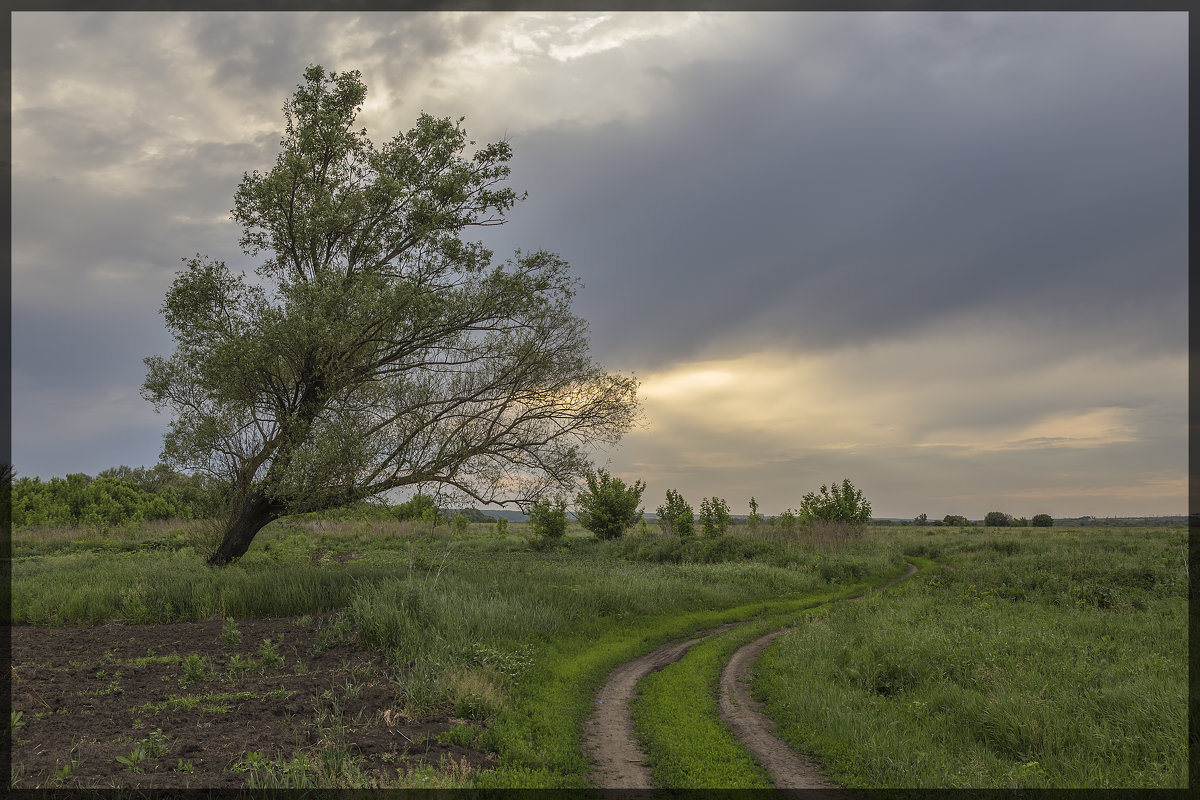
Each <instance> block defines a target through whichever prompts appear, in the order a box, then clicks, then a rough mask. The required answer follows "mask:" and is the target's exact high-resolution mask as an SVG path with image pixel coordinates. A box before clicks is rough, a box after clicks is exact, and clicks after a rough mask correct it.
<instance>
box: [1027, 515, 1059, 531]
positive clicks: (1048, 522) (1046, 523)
mask: <svg viewBox="0 0 1200 800" xmlns="http://www.w3.org/2000/svg"><path fill="white" fill-rule="evenodd" d="M1030 523H1031V524H1032V525H1033V527H1035V528H1050V527H1053V525H1054V517H1052V516H1050V515H1049V514H1034V515H1033V519H1032V520H1030Z"/></svg>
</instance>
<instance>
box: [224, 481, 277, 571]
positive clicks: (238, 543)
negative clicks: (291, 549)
mask: <svg viewBox="0 0 1200 800" xmlns="http://www.w3.org/2000/svg"><path fill="white" fill-rule="evenodd" d="M282 511H283V506H282V505H281V504H279V503H276V502H273V501H272V500H270V499H269V498H267V497H264V496H263V495H261V494H258V493H255V494H252V495H251V496H250V497H249V498H247V499H246V501H245V502H244V503H243V504H242V508H241V511H239V512H238V515H237V517H236V518H234V519H233V521H232V522H231V523H230V525H229V529H228V530H226V531H225V539H224V540H223V541H222V542H221V546H220V547H218V548H217V551H216V552H215V553H213V554H212V555H211V556H209V559H208V563H209V565H211V566H223V565H225V564H228V563H229V562H231V561H233V560H234V559H235V558H240V557H241V556H243V555H245V553H246V551H247V550H249V549H250V543H251V542H252V541H254V536H255V534H257V533H258V532H259V531H261V530H262V529H263V528H265V527H266V526H267V525H268V524H270V523H271V522H273V521H275V520H277V519H279V516H280V514H281V513H282Z"/></svg>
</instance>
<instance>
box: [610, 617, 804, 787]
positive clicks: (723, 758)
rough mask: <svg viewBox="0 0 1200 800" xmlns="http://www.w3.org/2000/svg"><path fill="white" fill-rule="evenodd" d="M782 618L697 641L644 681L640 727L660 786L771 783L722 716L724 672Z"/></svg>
mask: <svg viewBox="0 0 1200 800" xmlns="http://www.w3.org/2000/svg"><path fill="white" fill-rule="evenodd" d="M785 624H787V623H786V622H785V621H784V620H781V619H771V620H766V621H763V622H757V623H750V624H747V625H744V626H740V627H737V628H734V629H732V630H729V631H726V632H724V633H720V634H716V635H715V636H713V637H712V638H710V639H707V640H705V641H703V642H700V643H698V644H695V645H693V646H692V648H691V649H690V650H689V651H688V652H687V655H686V656H684V658H683V659H681V660H679V661H676V662H675V663H674V664H671V665H670V666H668V667H666V668H665V669H663V670H660V671H659V672H654V673H651V674H650V675H648V676H647V677H646V678H644V679H643V680H642V682H641V683H639V684H638V696H637V698H636V699H635V701H634V704H633V719H634V729H635V730H636V731H637V735H638V740H639V742H640V743H641V744H642V746H643V748H644V749H645V751H646V755H647V757H648V760H649V767H650V772H651V774H652V775H653V776H654V783H655V785H657V786H671V787H677V788H680V789H712V788H721V789H770V788H771V787H772V784H771V779H770V777H769V776H768V775H767V773H766V771H765V770H764V769H763V768H762V767H761V766H759V764H758V762H757V761H756V760H755V759H754V757H753V756H752V755H750V753H749V751H748V750H746V748H745V747H744V746H742V745H741V744H740V743H739V742H738V741H737V739H735V738H734V736H733V734H732V733H730V731H729V729H728V728H727V727H726V726H725V725H724V724H723V723H722V722H721V719H720V716H719V712H718V710H717V697H718V693H719V691H720V686H719V683H720V677H721V672H722V670H724V668H725V665H726V664H727V663H728V662H729V658H730V656H732V655H733V651H734V650H736V649H737V648H739V647H741V646H742V645H743V644H746V643H747V642H749V641H751V640H753V639H755V638H757V637H758V636H761V635H762V634H764V633H766V632H767V631H769V630H772V629H774V628H777V627H780V626H781V625H785Z"/></svg>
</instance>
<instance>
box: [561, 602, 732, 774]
mask: <svg viewBox="0 0 1200 800" xmlns="http://www.w3.org/2000/svg"><path fill="white" fill-rule="evenodd" d="M734 624H735V623H731V624H729V625H722V626H720V627H719V628H713V629H712V630H709V631H705V632H704V633H703V634H701V635H700V636H697V637H696V638H694V639H676V640H675V641H673V642H667V643H666V644H664V645H663V646H662V647H660V648H658V649H657V650H655V651H654V652H651V653H647V654H646V655H644V656H642V657H641V658H635V659H634V660H633V661H626V662H625V663H624V664H622V665H621V666H619V667H617V668H616V669H615V670H613V671H612V674H611V675H609V677H608V680H607V681H606V682H605V684H604V686H603V687H602V688H601V689H600V692H599V694H597V695H596V710H595V711H594V712H592V716H591V718H590V719H589V720H588V721H587V722H586V723H584V726H583V736H584V752H589V753H590V754H591V755H592V757H594V758H595V759H596V766H595V767H594V768H593V770H592V775H591V780H592V784H593V785H595V786H602V787H604V788H606V789H649V788H650V787H652V786H654V781H653V780H651V778H650V769H649V768H648V767H647V766H646V765H645V763H644V762H645V758H646V755H645V753H643V752H642V748H641V747H639V746H638V743H637V736H636V735H635V734H634V731H633V716H632V715H631V714H630V712H629V703H630V701H631V700H632V699H633V692H634V688H635V687H636V686H637V683H638V681H640V680H641V679H642V678H644V677H646V676H647V675H649V674H650V673H651V672H656V671H658V670H660V669H662V668H663V667H666V666H667V665H669V664H672V663H674V662H676V661H678V660H679V659H681V658H683V654H684V653H686V652H687V651H688V650H689V649H690V648H691V647H692V645H694V644H697V643H699V642H702V641H704V640H705V639H707V638H708V637H709V636H712V635H713V634H716V633H720V632H721V631H727V630H729V629H730V628H732V627H733V626H734Z"/></svg>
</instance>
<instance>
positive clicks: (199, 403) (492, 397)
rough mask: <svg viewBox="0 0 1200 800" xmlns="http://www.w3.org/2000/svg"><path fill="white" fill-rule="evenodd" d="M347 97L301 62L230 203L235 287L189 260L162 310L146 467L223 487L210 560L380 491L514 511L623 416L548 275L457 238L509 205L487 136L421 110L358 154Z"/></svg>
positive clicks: (559, 284)
mask: <svg viewBox="0 0 1200 800" xmlns="http://www.w3.org/2000/svg"><path fill="white" fill-rule="evenodd" d="M366 95H367V89H366V86H365V84H364V83H363V81H362V79H361V75H360V73H359V72H357V71H347V72H341V73H337V72H327V71H326V70H325V69H324V68H323V67H320V66H310V67H308V68H307V69H306V70H305V72H304V77H303V82H302V83H301V84H300V85H299V86H298V87H297V89H296V91H295V92H294V93H293V95H292V97H291V98H290V99H289V100H288V101H287V102H286V104H285V106H284V115H285V122H286V125H285V130H284V134H283V138H282V141H281V148H280V152H279V154H278V157H277V159H276V161H275V164H274V166H273V167H272V168H271V169H270V170H268V171H266V172H261V171H258V170H255V171H253V172H247V173H245V174H244V175H243V178H242V181H241V183H240V184H239V186H238V188H237V191H236V193H235V195H234V207H233V212H232V215H233V219H234V221H235V222H236V223H238V224H239V225H240V226H241V229H242V235H241V239H240V245H241V247H242V249H243V251H244V252H245V253H246V255H247V256H249V257H251V258H254V257H258V256H259V255H260V254H261V255H262V260H261V263H260V264H259V266H258V267H257V269H256V272H257V279H255V280H247V278H246V276H245V275H243V274H237V273H235V272H233V271H232V270H230V269H229V268H228V267H227V266H226V265H225V264H224V263H223V262H220V261H215V260H212V259H210V258H208V257H206V256H201V255H199V254H197V255H196V256H195V257H194V258H188V259H184V269H183V270H182V271H180V272H179V273H178V275H177V277H176V279H175V281H174V283H173V284H172V286H171V288H170V289H169V290H168V292H167V294H166V297H165V300H164V304H163V309H162V312H163V316H164V319H165V322H166V325H167V328H168V330H169V332H170V333H171V336H172V337H173V339H174V345H175V346H174V353H173V354H172V355H170V356H169V357H165V358H164V357H161V356H152V357H149V358H147V359H146V360H145V361H146V366H147V375H146V380H145V383H144V384H143V390H142V394H143V396H144V397H145V398H146V399H147V400H149V401H151V402H152V403H154V405H155V406H156V408H158V409H160V410H166V411H169V412H171V414H172V420H171V423H170V427H169V430H168V432H167V434H166V436H165V438H164V442H163V458H164V459H165V461H166V462H167V463H168V464H171V465H172V466H178V467H181V468H184V467H186V468H188V469H193V470H201V471H204V472H206V473H207V474H212V475H215V476H218V477H219V479H220V482H221V485H223V486H224V487H226V488H227V489H228V498H229V506H228V508H229V510H230V512H231V514H230V517H229V518H230V520H231V522H230V526H229V529H228V531H227V534H226V538H225V541H224V542H222V544H221V546H220V547H219V548H218V550H217V551H216V553H214V555H213V556H212V558H211V559H210V562H211V563H214V564H227V563H229V562H231V561H232V560H233V559H236V558H240V557H241V556H242V555H243V554H244V553H245V552H246V550H247V548H249V546H250V543H251V541H252V539H253V538H254V536H255V535H256V534H257V532H258V531H259V530H261V528H262V527H263V526H265V525H267V524H269V523H270V522H271V521H272V520H274V519H278V518H279V517H280V516H284V515H288V514H300V513H305V512H310V511H315V510H320V509H324V508H331V507H337V506H342V505H346V504H349V503H354V502H356V501H360V500H363V499H366V498H371V497H378V496H380V495H382V494H383V493H385V492H387V491H390V490H392V489H396V488H400V487H406V486H414V485H422V484H424V485H441V486H449V487H452V488H454V489H456V490H459V491H461V492H463V493H465V494H467V495H470V496H472V497H475V498H477V499H479V500H481V501H482V502H485V503H486V502H494V501H499V500H502V499H503V500H508V499H515V500H517V501H519V502H524V501H528V500H531V499H533V498H535V497H539V496H541V495H542V494H543V493H544V492H545V491H546V490H547V489H548V488H550V487H553V486H562V485H568V484H570V483H571V482H573V480H574V479H576V478H577V477H579V476H581V475H582V474H583V472H584V471H585V470H586V469H587V467H588V466H589V464H588V460H587V458H586V456H585V454H584V452H583V448H584V447H586V446H587V444H588V443H590V442H603V443H613V442H616V441H617V440H619V439H620V437H621V436H622V435H623V434H624V433H625V432H626V431H627V430H628V429H629V428H630V426H631V425H632V424H633V421H634V418H635V415H636V409H637V381H636V380H635V379H634V378H632V377H627V376H622V375H618V374H613V373H607V372H604V371H603V370H602V369H601V368H600V367H599V366H598V365H596V364H595V363H593V362H592V361H591V359H590V357H589V356H588V335H587V326H586V323H585V321H584V320H582V319H581V318H579V317H577V316H576V315H575V314H574V313H573V312H572V308H571V304H572V301H573V299H574V293H575V288H576V285H577V280H576V279H575V278H574V277H572V275H571V274H570V267H569V265H568V264H567V263H566V262H565V261H563V260H562V259H561V258H559V257H558V256H556V255H555V254H553V253H549V252H546V251H535V252H529V253H523V252H520V251H518V252H516V253H515V254H514V255H513V257H512V258H511V259H509V260H508V261H506V262H504V263H502V264H495V263H493V258H492V256H493V254H492V252H491V251H490V250H488V249H487V248H485V247H484V246H483V245H482V244H481V243H472V242H468V241H466V240H465V239H464V238H463V237H464V236H465V234H466V232H467V231H468V230H470V229H472V228H476V227H481V226H491V225H497V224H501V223H502V222H504V217H505V215H506V213H507V212H508V211H509V210H510V209H511V208H512V207H513V206H514V205H515V204H516V202H517V201H518V200H519V199H521V197H520V196H519V195H518V193H517V192H516V191H514V190H513V189H512V188H509V187H507V186H504V185H503V184H504V183H505V182H506V181H507V179H508V177H509V166H508V162H509V161H510V159H511V157H512V150H511V147H510V146H509V144H508V142H506V141H497V142H493V143H490V144H486V145H484V146H482V147H479V148H476V149H474V152H467V150H468V147H473V146H474V142H473V141H470V140H469V139H468V138H467V134H466V131H465V130H464V129H463V127H462V125H461V122H462V119H461V118H460V119H458V120H457V121H455V120H452V119H450V118H441V119H439V118H435V117H432V116H430V115H428V114H422V115H420V117H419V118H418V119H417V121H416V123H415V125H414V126H413V127H412V128H411V129H409V130H408V131H407V132H402V133H399V134H397V135H395V136H394V137H392V138H391V139H389V140H388V141H386V142H385V143H384V144H382V145H380V146H376V145H375V144H374V143H373V142H372V141H371V140H370V139H368V138H367V135H366V131H365V130H363V129H360V128H357V127H355V123H356V119H357V116H358V114H359V112H360V111H361V109H362V104H363V102H364V100H365V98H366ZM427 512H428V509H425V510H424V511H422V512H421V518H422V519H425V515H426V514H427Z"/></svg>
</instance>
